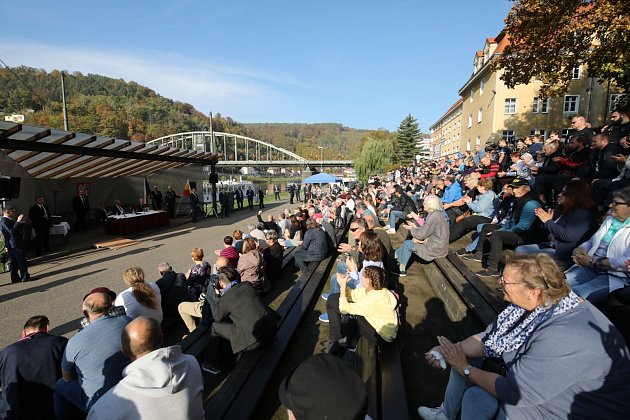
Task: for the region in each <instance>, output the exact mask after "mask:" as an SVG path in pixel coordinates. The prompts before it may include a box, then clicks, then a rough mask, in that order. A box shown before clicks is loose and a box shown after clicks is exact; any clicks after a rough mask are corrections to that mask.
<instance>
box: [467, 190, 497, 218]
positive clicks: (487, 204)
mask: <svg viewBox="0 0 630 420" xmlns="http://www.w3.org/2000/svg"><path fill="white" fill-rule="evenodd" d="M495 197H496V194H495V193H494V191H492V190H488V191H486V192H485V193H483V194H477V196H476V197H475V199H474V200H473V201H471V202H470V203H468V204H467V205H468V208H469V209H470V210H472V212H473V213H474V214H475V215H477V216H483V217H492V214H493V213H494V199H495Z"/></svg>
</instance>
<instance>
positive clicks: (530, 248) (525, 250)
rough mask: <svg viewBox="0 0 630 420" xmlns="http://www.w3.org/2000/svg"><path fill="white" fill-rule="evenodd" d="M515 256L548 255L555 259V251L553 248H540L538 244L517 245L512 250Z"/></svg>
mask: <svg viewBox="0 0 630 420" xmlns="http://www.w3.org/2000/svg"><path fill="white" fill-rule="evenodd" d="M514 253H515V254H541V253H542V254H549V255H551V256H552V257H555V255H556V250H555V249H553V248H541V247H539V246H538V244H528V245H519V246H517V247H516V249H514Z"/></svg>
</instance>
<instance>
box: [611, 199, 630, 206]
mask: <svg viewBox="0 0 630 420" xmlns="http://www.w3.org/2000/svg"><path fill="white" fill-rule="evenodd" d="M610 204H611V205H612V206H613V207H617V206H630V204H628V203H624V202H623V201H615V200H613V202H612V203H610Z"/></svg>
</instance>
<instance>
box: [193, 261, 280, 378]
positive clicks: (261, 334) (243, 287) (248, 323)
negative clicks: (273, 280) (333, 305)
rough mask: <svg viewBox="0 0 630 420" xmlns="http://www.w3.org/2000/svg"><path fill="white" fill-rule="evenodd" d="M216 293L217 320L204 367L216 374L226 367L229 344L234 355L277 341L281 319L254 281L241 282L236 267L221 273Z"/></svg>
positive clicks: (228, 268) (225, 269) (215, 289)
mask: <svg viewBox="0 0 630 420" xmlns="http://www.w3.org/2000/svg"><path fill="white" fill-rule="evenodd" d="M210 290H211V289H210V288H209V289H208V294H210V293H211V291H210ZM214 292H215V293H214V296H213V298H214V299H215V301H216V319H215V321H214V323H213V324H212V330H211V333H210V342H209V344H208V347H207V348H206V351H205V356H204V357H205V361H204V362H203V364H202V365H201V367H202V369H203V370H204V371H206V372H208V373H212V374H215V375H216V374H218V373H220V372H221V368H222V367H224V365H225V359H226V356H227V355H228V354H227V353H228V352H227V351H224V349H225V348H226V345H227V344H228V342H229V344H230V347H231V350H232V351H231V353H233V354H237V353H239V352H245V351H250V350H254V349H256V348H258V347H260V346H261V345H262V344H265V343H267V342H269V341H271V340H272V339H273V334H274V333H275V328H276V325H277V324H278V316H277V314H276V313H275V312H273V311H271V310H270V309H268V308H266V307H265V305H263V303H262V301H261V300H260V297H259V296H258V293H257V292H256V289H254V286H252V284H251V283H250V282H247V281H244V282H241V281H240V276H239V275H238V272H237V271H236V270H235V269H234V268H232V267H224V268H222V269H220V270H219V279H218V281H217V285H216V287H215V288H214ZM209 298H210V297H207V298H206V299H209Z"/></svg>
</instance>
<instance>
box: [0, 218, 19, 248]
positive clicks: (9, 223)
mask: <svg viewBox="0 0 630 420" xmlns="http://www.w3.org/2000/svg"><path fill="white" fill-rule="evenodd" d="M0 230H1V231H2V236H4V243H5V246H6V247H7V248H8V249H12V248H17V249H22V248H23V247H24V244H23V241H22V235H23V230H24V223H23V222H15V221H13V219H10V218H8V217H4V216H3V217H2V218H1V219H0Z"/></svg>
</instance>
